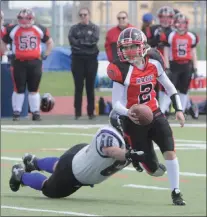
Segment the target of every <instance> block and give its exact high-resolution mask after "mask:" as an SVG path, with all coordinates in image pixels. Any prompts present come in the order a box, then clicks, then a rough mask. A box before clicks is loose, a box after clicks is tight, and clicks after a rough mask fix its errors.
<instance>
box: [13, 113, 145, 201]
mask: <svg viewBox="0 0 207 217" xmlns="http://www.w3.org/2000/svg"><path fill="white" fill-rule="evenodd" d="M143 159H144V153H143V152H134V151H133V150H132V149H130V150H127V145H126V143H125V141H124V139H123V130H122V123H121V119H120V118H119V116H118V115H117V114H116V113H114V112H113V111H112V112H111V115H110V124H109V125H106V126H105V127H103V128H101V129H99V130H98V131H97V133H96V135H95V136H94V138H93V139H92V141H91V143H90V144H85V143H84V144H78V145H75V146H73V147H72V148H70V149H69V150H68V151H66V152H65V153H64V154H63V155H62V156H61V157H60V158H58V157H46V158H37V157H35V156H34V155H31V154H26V155H25V156H24V157H23V162H24V166H25V168H24V167H23V166H22V165H21V164H15V165H14V166H13V167H12V176H11V178H10V182H9V184H10V188H11V190H12V191H14V192H16V191H18V190H19V188H20V185H23V186H29V187H31V188H33V189H35V190H39V191H42V193H43V194H44V195H45V196H47V197H50V198H61V197H67V196H69V195H71V194H73V193H74V192H75V191H77V190H78V189H79V188H80V187H82V186H93V185H95V184H99V183H101V182H103V181H104V180H106V179H107V178H109V177H110V176H111V175H113V174H114V173H116V172H118V171H120V170H121V169H123V168H124V167H126V166H127V165H129V164H130V163H131V162H140V161H143ZM34 170H37V171H46V172H48V173H51V174H52V175H51V176H50V177H49V178H47V177H46V176H45V175H43V174H41V173H37V172H33V173H31V171H34Z"/></svg>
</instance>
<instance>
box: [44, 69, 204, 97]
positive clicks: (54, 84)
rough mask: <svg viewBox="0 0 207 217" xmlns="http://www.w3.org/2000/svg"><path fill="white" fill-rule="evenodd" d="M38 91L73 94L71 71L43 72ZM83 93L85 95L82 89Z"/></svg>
mask: <svg viewBox="0 0 207 217" xmlns="http://www.w3.org/2000/svg"><path fill="white" fill-rule="evenodd" d="M40 92H41V94H42V93H48V92H49V93H51V94H52V95H53V96H73V95H74V83H73V77H72V73H69V72H49V73H43V76H42V81H41V84H40ZM84 95H86V92H85V89H84ZM190 95H206V92H205V91H204V92H194V93H193V92H192V93H190ZM96 96H111V92H99V91H96Z"/></svg>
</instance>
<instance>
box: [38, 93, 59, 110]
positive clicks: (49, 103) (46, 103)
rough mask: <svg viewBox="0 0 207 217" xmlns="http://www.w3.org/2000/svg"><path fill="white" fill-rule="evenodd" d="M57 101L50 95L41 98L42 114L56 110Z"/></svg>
mask: <svg viewBox="0 0 207 217" xmlns="http://www.w3.org/2000/svg"><path fill="white" fill-rule="evenodd" d="M54 105H55V99H54V98H53V96H52V95H51V94H50V93H44V94H43V96H42V97H41V102H40V109H41V111H42V112H49V111H51V110H52V109H53V108H54Z"/></svg>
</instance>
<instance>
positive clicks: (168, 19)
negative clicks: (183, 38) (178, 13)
mask: <svg viewBox="0 0 207 217" xmlns="http://www.w3.org/2000/svg"><path fill="white" fill-rule="evenodd" d="M159 21H160V25H161V26H162V27H164V28H167V27H170V26H172V25H173V16H171V15H170V16H168V15H161V16H159Z"/></svg>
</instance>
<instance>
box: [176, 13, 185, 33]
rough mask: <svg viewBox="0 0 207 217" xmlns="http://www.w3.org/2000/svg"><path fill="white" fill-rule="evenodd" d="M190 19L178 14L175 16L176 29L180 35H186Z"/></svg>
mask: <svg viewBox="0 0 207 217" xmlns="http://www.w3.org/2000/svg"><path fill="white" fill-rule="evenodd" d="M188 24H189V21H188V18H187V17H186V16H185V15H183V14H181V13H178V14H176V15H175V19H174V28H175V29H176V31H177V32H179V33H180V34H183V33H185V32H186V31H188Z"/></svg>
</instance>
